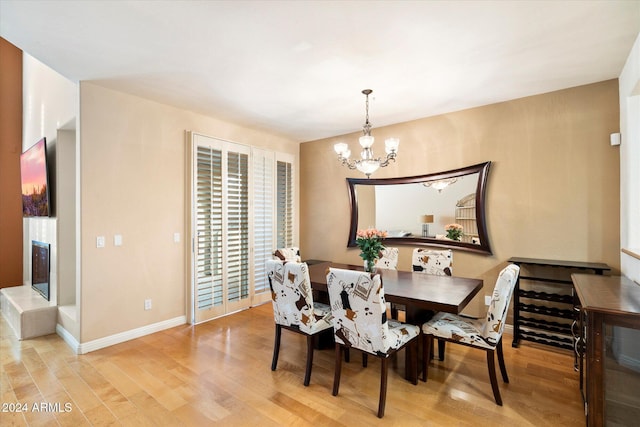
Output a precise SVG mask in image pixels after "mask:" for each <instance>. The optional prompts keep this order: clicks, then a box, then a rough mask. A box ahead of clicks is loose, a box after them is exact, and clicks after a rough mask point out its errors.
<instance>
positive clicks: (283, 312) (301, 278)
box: [266, 260, 332, 386]
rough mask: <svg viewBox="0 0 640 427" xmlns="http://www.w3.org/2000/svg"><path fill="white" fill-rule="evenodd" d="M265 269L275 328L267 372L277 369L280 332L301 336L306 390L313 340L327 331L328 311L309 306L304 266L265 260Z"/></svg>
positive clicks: (311, 299) (318, 305)
mask: <svg viewBox="0 0 640 427" xmlns="http://www.w3.org/2000/svg"><path fill="white" fill-rule="evenodd" d="M266 268H267V275H268V278H269V286H270V288H271V302H272V304H273V317H274V320H275V324H276V336H275V342H274V345H273V360H272V362H271V370H272V371H275V370H276V367H277V365H278V356H279V353H280V338H281V335H282V329H287V330H289V331H292V332H295V333H298V334H301V335H304V336H305V337H306V338H307V363H306V370H305V374H304V385H305V386H308V385H309V381H310V379H311V367H312V365H313V347H314V344H315V342H314V339H315V337H316V336H317V334H318V333H320V332H322V331H324V330H327V329H329V328H331V326H332V323H331V309H330V308H329V306H328V305H326V304H321V303H317V302H316V303H314V302H313V296H312V292H311V281H310V280H309V268H308V267H307V264H306V263H296V262H285V261H277V260H269V261H267V263H266Z"/></svg>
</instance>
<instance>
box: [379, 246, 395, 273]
mask: <svg viewBox="0 0 640 427" xmlns="http://www.w3.org/2000/svg"><path fill="white" fill-rule="evenodd" d="M376 267H377V268H385V269H387V270H397V269H398V248H384V249H383V250H382V256H381V257H380V258H379V259H378V261H377V262H376Z"/></svg>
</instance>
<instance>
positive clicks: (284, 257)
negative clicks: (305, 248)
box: [273, 247, 302, 262]
mask: <svg viewBox="0 0 640 427" xmlns="http://www.w3.org/2000/svg"><path fill="white" fill-rule="evenodd" d="M273 259H275V260H280V261H293V262H302V258H300V249H299V248H296V247H291V248H278V249H276V250H275V252H274V253H273Z"/></svg>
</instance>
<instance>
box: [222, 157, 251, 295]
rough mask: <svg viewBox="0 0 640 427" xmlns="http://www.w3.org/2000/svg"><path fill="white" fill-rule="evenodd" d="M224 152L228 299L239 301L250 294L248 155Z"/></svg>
mask: <svg viewBox="0 0 640 427" xmlns="http://www.w3.org/2000/svg"><path fill="white" fill-rule="evenodd" d="M227 156H228V157H227V183H226V184H227V185H226V190H227V197H226V201H227V289H228V294H227V301H239V300H241V299H246V298H248V297H249V265H250V264H249V156H248V154H244V153H236V152H232V151H229V152H228V153H227Z"/></svg>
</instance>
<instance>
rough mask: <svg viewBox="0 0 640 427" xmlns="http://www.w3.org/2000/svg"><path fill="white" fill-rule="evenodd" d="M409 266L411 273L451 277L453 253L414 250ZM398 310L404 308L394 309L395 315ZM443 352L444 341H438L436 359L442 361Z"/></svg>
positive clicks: (447, 251) (447, 250)
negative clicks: (410, 266)
mask: <svg viewBox="0 0 640 427" xmlns="http://www.w3.org/2000/svg"><path fill="white" fill-rule="evenodd" d="M411 265H412V269H413V271H414V272H417V273H425V274H433V275H435V276H451V275H453V251H452V250H451V249H444V250H435V249H422V248H415V249H414V250H413V253H412V255H411ZM398 310H404V307H398V308H396V313H397V311H398ZM392 313H393V307H392ZM396 316H397V314H396ZM444 351H445V341H443V340H438V357H439V359H440V360H444Z"/></svg>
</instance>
